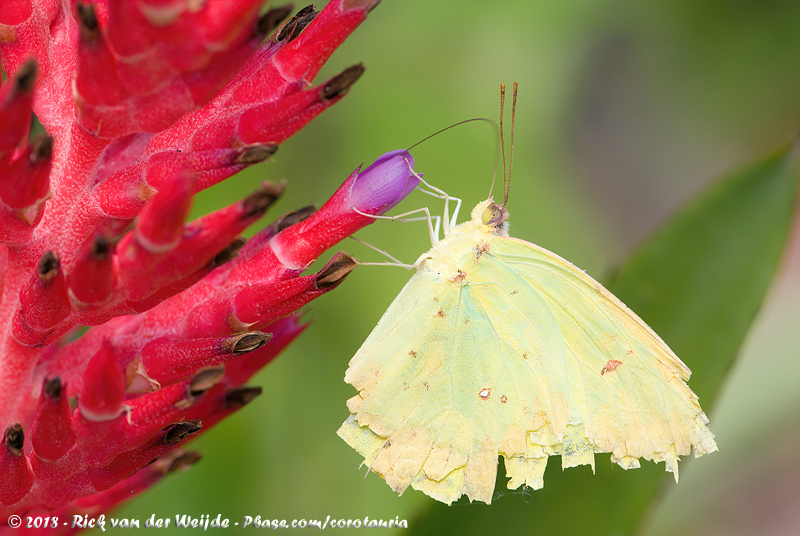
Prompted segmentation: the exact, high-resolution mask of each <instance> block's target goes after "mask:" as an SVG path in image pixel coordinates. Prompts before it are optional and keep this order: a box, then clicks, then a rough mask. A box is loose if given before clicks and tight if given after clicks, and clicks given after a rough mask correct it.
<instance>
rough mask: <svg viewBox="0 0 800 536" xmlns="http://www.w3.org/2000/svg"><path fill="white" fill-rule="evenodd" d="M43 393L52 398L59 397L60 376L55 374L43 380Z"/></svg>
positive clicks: (56, 398)
mask: <svg viewBox="0 0 800 536" xmlns="http://www.w3.org/2000/svg"><path fill="white" fill-rule="evenodd" d="M42 390H43V391H44V395H45V396H46V397H47V398H50V399H52V400H58V399H59V398H61V377H60V376H56V377H55V378H51V379H49V380H47V381H45V382H44V388H43V389H42Z"/></svg>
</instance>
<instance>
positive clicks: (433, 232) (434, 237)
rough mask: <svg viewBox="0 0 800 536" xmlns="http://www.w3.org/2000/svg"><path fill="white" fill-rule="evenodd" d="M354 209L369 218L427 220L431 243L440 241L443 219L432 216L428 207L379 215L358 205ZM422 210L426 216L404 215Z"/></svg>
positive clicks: (403, 220)
mask: <svg viewBox="0 0 800 536" xmlns="http://www.w3.org/2000/svg"><path fill="white" fill-rule="evenodd" d="M352 208H353V210H354V211H356V212H358V213H359V214H361V215H362V216H366V217H368V218H375V219H380V220H391V221H402V222H411V221H426V222H428V235H429V236H430V239H431V245H432V246H435V245H436V244H438V243H439V226H440V224H441V220H440V217H439V216H431V212H430V210H428V207H422V208H418V209H416V210H411V211H409V212H403V213H402V214H398V215H396V216H379V215H377V214H367V213H366V212H361V211H360V210H358V209H357V208H356V207H352ZM420 212H423V213H425V216H421V217H419V218H405V217H404V216H410V215H411V214H418V213H420ZM434 220H435V221H436V224H435V225H436V226H435V227H434V223H433V221H434Z"/></svg>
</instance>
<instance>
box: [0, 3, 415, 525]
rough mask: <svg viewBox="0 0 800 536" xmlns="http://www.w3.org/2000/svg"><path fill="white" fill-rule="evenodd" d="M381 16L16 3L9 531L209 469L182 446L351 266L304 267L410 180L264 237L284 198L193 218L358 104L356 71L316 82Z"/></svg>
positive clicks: (2, 412) (397, 171)
mask: <svg viewBox="0 0 800 536" xmlns="http://www.w3.org/2000/svg"><path fill="white" fill-rule="evenodd" d="M378 1H379V0H333V1H331V2H330V3H329V4H328V5H327V6H326V7H325V8H324V9H323V10H322V11H320V12H317V11H316V10H315V9H314V8H313V7H308V8H305V9H302V10H300V11H299V12H297V14H296V15H294V16H293V17H289V15H290V13H291V8H289V7H286V8H283V7H279V8H274V9H271V10H268V11H265V10H264V9H262V5H261V4H262V3H263V2H264V0H242V1H237V2H230V1H228V0H205V1H204V2H193V1H187V0H137V1H125V2H116V1H111V0H94V1H89V0H85V1H83V0H82V1H62V0H15V1H13V2H0V57H2V62H3V67H4V69H5V72H6V73H7V74H8V77H9V79H8V80H7V81H6V83H5V84H4V85H3V87H2V89H1V90H0V291H2V301H0V427H2V429H3V430H4V435H3V441H2V445H0V524H3V523H6V522H7V520H8V519H9V516H11V515H12V514H17V515H23V516H25V515H33V516H35V515H42V516H47V515H50V516H53V515H55V516H60V518H61V519H62V520H63V519H67V518H71V516H72V515H76V514H89V515H97V514H99V513H101V512H103V511H105V510H107V509H108V508H111V507H113V506H114V505H116V504H117V503H119V502H120V501H123V500H125V499H127V498H129V497H131V496H132V495H133V494H135V493H137V492H139V491H141V490H143V489H145V488H147V487H148V486H150V485H152V484H153V483H154V482H156V481H158V480H159V479H160V478H161V477H162V476H163V475H164V474H166V473H168V472H170V471H173V470H175V469H180V468H185V467H188V466H190V465H191V464H192V463H194V462H195V461H196V460H197V459H198V455H197V454H195V453H192V452H186V451H183V450H181V448H180V447H181V444H182V443H183V442H184V440H186V439H187V438H188V437H190V436H193V435H196V434H197V433H198V432H199V431H200V430H201V428H202V430H207V429H208V428H209V427H210V426H213V425H214V424H215V423H216V422H217V421H219V420H220V419H222V418H224V417H225V416H227V415H229V414H231V413H232V412H234V411H236V410H237V409H239V408H240V407H242V406H243V405H245V404H246V403H248V402H249V401H250V400H252V399H253V398H254V397H255V396H257V395H258V394H259V392H260V390H259V389H258V388H253V387H245V386H244V383H245V382H246V381H247V380H248V379H249V378H250V377H251V376H252V375H253V374H254V373H255V372H256V371H258V370H259V369H260V368H261V367H263V366H264V365H265V364H266V363H268V362H269V361H270V360H271V359H272V358H273V357H275V356H276V355H277V354H278V353H279V352H280V351H281V350H282V349H283V348H284V347H285V346H286V345H287V344H289V343H290V342H291V341H292V340H293V339H294V338H295V337H296V336H297V335H298V334H300V333H301V332H302V331H303V329H304V325H303V324H302V323H301V322H300V320H299V317H298V316H297V314H296V311H297V310H298V308H300V307H302V306H303V305H304V304H306V303H308V302H309V301H311V300H313V299H314V298H316V297H317V296H320V295H322V294H324V293H326V292H328V291H329V290H331V289H333V288H335V287H336V286H337V285H338V284H339V283H340V282H341V281H342V280H343V279H344V278H345V277H346V276H347V274H348V273H349V272H350V271H351V270H352V269H353V267H354V265H355V261H354V260H353V259H352V258H351V257H349V256H348V255H347V254H344V253H339V254H336V255H335V256H334V257H333V259H332V260H331V261H330V262H329V263H328V264H327V265H326V266H325V267H324V268H323V269H322V270H320V271H319V272H317V273H315V274H311V275H302V272H303V271H304V270H305V269H306V268H307V267H308V266H309V264H310V263H311V262H313V261H314V260H315V259H316V258H317V257H318V256H319V255H320V254H321V253H322V252H324V251H325V250H326V249H328V248H329V247H331V246H332V245H334V244H335V243H336V242H338V241H339V240H341V239H342V238H344V237H346V236H348V235H350V234H352V233H353V232H355V231H356V230H358V229H360V228H361V227H364V226H365V225H368V224H369V223H372V221H374V219H373V218H371V217H369V216H368V215H376V214H382V213H384V212H385V211H386V210H388V209H389V208H391V207H392V206H394V205H395V204H396V203H397V202H398V201H399V200H400V199H402V197H404V196H405V195H407V194H408V193H409V192H410V191H411V190H412V189H413V188H414V187H415V186H416V184H417V179H416V178H415V177H414V175H413V173H412V172H411V166H412V165H413V161H412V160H411V156H410V155H409V154H408V153H407V152H405V151H396V152H393V153H389V154H387V155H385V156H384V157H382V158H381V159H379V160H378V161H377V162H376V163H375V164H373V165H372V166H370V167H369V168H367V169H366V170H363V171H361V170H360V168H359V169H357V170H356V171H354V172H353V173H352V174H351V175H350V177H349V178H348V179H347V180H346V181H345V183H344V184H343V185H342V187H340V188H339V190H337V192H336V193H335V194H334V196H333V197H332V198H331V199H330V200H329V201H328V202H327V203H326V204H325V205H323V206H322V207H321V208H320V209H319V210H316V211H315V210H313V208H310V207H309V208H304V209H300V210H298V211H295V212H293V213H290V214H286V215H284V216H282V217H280V218H278V219H277V220H276V221H275V222H273V223H272V224H271V225H269V226H268V227H267V228H266V229H264V230H263V231H261V232H259V233H258V234H256V235H255V236H254V237H253V238H251V239H250V240H248V241H245V240H244V239H243V238H241V237H240V233H241V232H242V231H243V230H244V229H245V228H246V227H247V226H248V225H250V224H251V223H253V222H254V221H256V220H257V219H258V218H260V217H261V216H262V215H263V214H264V213H265V212H266V210H267V209H268V208H269V207H270V205H271V204H272V203H273V202H274V201H275V200H276V199H277V197H278V196H279V195H280V194H281V191H282V189H283V187H282V186H281V185H276V184H271V183H264V184H263V186H262V187H261V188H260V189H259V190H258V191H256V192H254V193H252V194H250V195H249V196H247V197H246V198H244V199H243V200H242V201H241V202H239V203H236V204H234V205H232V206H229V207H226V208H223V209H220V210H218V211H216V212H214V213H211V214H209V215H207V216H204V217H202V218H200V219H198V220H195V221H193V222H189V223H185V221H184V220H185V218H186V215H187V213H188V211H189V208H190V204H191V200H192V196H193V195H194V194H195V193H197V192H198V191H200V190H203V189H205V188H208V187H209V186H212V185H214V184H216V183H218V182H220V181H222V180H224V179H225V178H227V177H229V176H231V175H233V174H235V173H237V172H238V171H240V170H242V169H244V168H246V167H248V166H250V165H252V164H254V163H257V162H261V161H264V160H266V159H268V158H269V157H270V156H271V155H272V154H273V153H274V152H275V151H276V149H277V147H278V145H279V144H280V143H281V142H283V141H284V140H286V139H287V138H288V137H289V136H291V135H292V134H294V133H295V132H297V131H298V130H299V129H301V128H302V127H303V126H304V125H306V124H307V123H308V122H309V121H310V120H311V119H313V118H314V117H315V116H316V115H318V114H319V113H320V112H322V111H323V110H325V109H326V108H328V107H329V106H331V105H332V104H334V103H336V102H337V101H338V100H339V99H341V98H342V97H343V96H344V95H345V93H347V90H348V88H349V87H350V86H351V84H353V82H355V80H356V79H357V78H358V77H359V76H360V75H361V73H362V71H363V67H362V66H360V65H356V66H353V67H350V68H347V69H345V70H344V71H343V72H342V73H341V74H339V75H337V76H335V77H333V78H331V79H330V80H327V81H326V82H324V83H322V84H320V85H318V86H313V85H312V84H311V80H312V79H313V78H314V76H315V75H316V74H317V72H318V71H319V69H320V67H321V66H322V64H323V63H324V62H325V61H326V60H327V59H328V57H329V56H330V55H331V53H332V52H333V51H334V50H335V49H336V48H337V47H338V46H339V45H340V44H341V43H342V42H343V41H344V39H346V37H347V36H348V35H349V34H350V33H351V32H352V31H353V30H354V29H355V28H356V27H357V26H358V25H359V24H360V23H361V22H362V21H363V20H364V19H365V18H366V16H367V13H368V12H369V11H370V10H371V9H372V8H374V7H375V5H376V4H377V3H378ZM32 112H35V114H36V116H37V117H38V119H39V121H40V122H41V124H42V125H43V126H44V128H45V130H46V132H47V134H46V135H42V136H39V137H37V138H36V139H34V140H32V141H29V130H30V124H31V116H32ZM354 208H355V210H354ZM81 326H91V327H90V328H89V329H88V331H86V333H85V334H83V335H82V336H80V337H77V338H76V336H77V335H76V329H77V328H79V327H81ZM154 460H155V462H154ZM58 525H59V526H58V527H56V528H51V527H46V528H45V527H42V528H41V529H39V531H38V532H41V533H48V534H49V533H65V532H70V531H72V530H73V529H71V528H69V527H66V528H65V527H63V526H62V525H61V524H60V523H59V524H58ZM5 530H13V529H10V527H8V526H7V525H6V526H5V527H3V526H2V525H0V533H4V531H5ZM28 533H30V532H28Z"/></svg>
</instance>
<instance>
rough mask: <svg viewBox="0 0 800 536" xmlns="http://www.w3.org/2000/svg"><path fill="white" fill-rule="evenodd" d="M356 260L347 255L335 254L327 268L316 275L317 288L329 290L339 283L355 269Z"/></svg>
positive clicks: (341, 252)
mask: <svg viewBox="0 0 800 536" xmlns="http://www.w3.org/2000/svg"><path fill="white" fill-rule="evenodd" d="M356 264H357V263H356V260H355V259H354V258H353V257H351V256H350V255H348V254H347V253H345V252H343V251H340V252H339V253H337V254H336V255H335V256H334V257H333V259H331V262H330V263H328V266H326V267H325V268H323V269H322V270H321V271H320V272H319V273H318V274H317V281H316V285H317V288H330V287H332V286H334V285H338V284H339V283H341V282H342V281H343V280H344V278H345V277H347V276H348V275H350V272H352V271H353V268H355V267H356Z"/></svg>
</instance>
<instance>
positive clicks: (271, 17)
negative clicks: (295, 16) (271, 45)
mask: <svg viewBox="0 0 800 536" xmlns="http://www.w3.org/2000/svg"><path fill="white" fill-rule="evenodd" d="M293 9H294V5H293V4H286V5H285V6H279V7H276V8H272V9H270V10H269V11H267V12H266V13H264V15H262V16H261V18H260V19H259V20H258V24H257V25H256V32H257V33H258V34H259V35H265V36H266V35H269V34H271V33H272V31H273V30H274V29H275V28H277V27H278V25H279V24H280V23H281V22H283V21H284V19H286V17H288V16H289V13H291V12H292V10H293Z"/></svg>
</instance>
